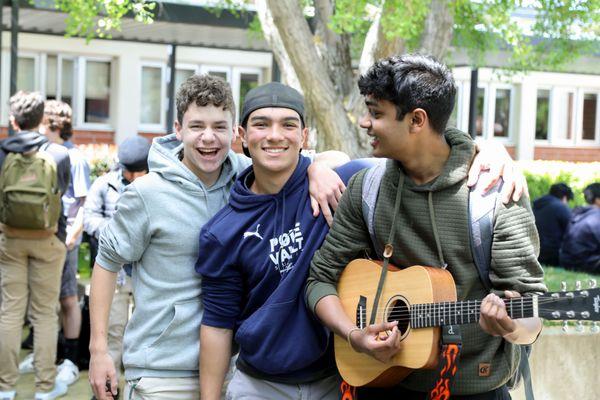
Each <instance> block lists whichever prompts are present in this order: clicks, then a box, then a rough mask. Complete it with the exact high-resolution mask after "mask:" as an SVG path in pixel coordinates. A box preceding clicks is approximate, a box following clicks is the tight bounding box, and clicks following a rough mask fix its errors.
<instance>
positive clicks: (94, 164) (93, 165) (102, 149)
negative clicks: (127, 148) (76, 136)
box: [77, 144, 117, 181]
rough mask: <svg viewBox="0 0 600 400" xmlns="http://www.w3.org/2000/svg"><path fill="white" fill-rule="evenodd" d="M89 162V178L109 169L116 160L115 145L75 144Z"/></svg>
mask: <svg viewBox="0 0 600 400" xmlns="http://www.w3.org/2000/svg"><path fill="white" fill-rule="evenodd" d="M77 148H79V150H81V151H82V152H83V154H84V155H85V158H86V159H87V161H88V163H89V164H90V169H91V173H90V175H91V177H90V178H91V180H92V181H94V179H96V178H97V177H99V176H101V175H104V174H105V173H107V172H108V171H110V170H111V169H112V168H113V167H114V166H115V163H116V160H117V146H115V145H114V144H80V145H78V146H77Z"/></svg>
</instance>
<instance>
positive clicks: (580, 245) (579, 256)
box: [560, 207, 600, 274]
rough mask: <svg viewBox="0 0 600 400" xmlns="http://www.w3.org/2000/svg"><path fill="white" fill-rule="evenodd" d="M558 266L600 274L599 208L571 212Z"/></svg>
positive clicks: (585, 208)
mask: <svg viewBox="0 0 600 400" xmlns="http://www.w3.org/2000/svg"><path fill="white" fill-rule="evenodd" d="M560 265H561V266H562V267H564V268H567V269H573V270H577V271H583V272H587V273H594V274H600V208H598V207H581V208H577V209H575V210H574V211H573V218H572V219H571V222H570V223H569V227H568V228H567V234H566V235H565V240H564V241H563V244H562V247H561V249H560Z"/></svg>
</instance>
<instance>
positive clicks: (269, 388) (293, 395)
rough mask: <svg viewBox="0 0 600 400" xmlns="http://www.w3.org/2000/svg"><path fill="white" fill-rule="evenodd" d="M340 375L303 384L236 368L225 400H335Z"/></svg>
mask: <svg viewBox="0 0 600 400" xmlns="http://www.w3.org/2000/svg"><path fill="white" fill-rule="evenodd" d="M340 382H341V380H340V377H339V376H337V375H335V376H331V377H328V378H325V379H321V380H319V381H315V382H311V383H304V384H298V385H294V384H285V383H274V382H269V381H265V380H261V379H256V378H253V377H251V376H249V375H247V374H245V373H243V372H241V371H240V370H237V369H236V371H235V372H234V374H233V378H231V382H229V386H228V387H227V395H226V396H225V398H226V399H227V400H263V399H264V400H337V399H338V398H339V396H338V393H339V387H340Z"/></svg>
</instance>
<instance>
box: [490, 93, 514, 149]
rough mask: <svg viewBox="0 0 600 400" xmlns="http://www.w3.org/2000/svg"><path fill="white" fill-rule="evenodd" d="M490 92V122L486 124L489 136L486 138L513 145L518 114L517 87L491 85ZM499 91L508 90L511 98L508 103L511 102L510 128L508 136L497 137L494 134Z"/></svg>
mask: <svg viewBox="0 0 600 400" xmlns="http://www.w3.org/2000/svg"><path fill="white" fill-rule="evenodd" d="M489 85H490V90H489V91H488V96H489V109H488V112H489V114H488V115H489V118H488V122H487V123H486V128H487V129H488V135H487V136H486V138H487V139H490V138H493V139H495V140H498V141H499V142H501V143H503V144H505V145H506V144H511V145H512V144H513V143H514V131H515V129H514V125H515V122H514V119H515V112H516V108H515V92H516V90H515V87H514V85H512V84H510V83H490V84H489ZM498 89H500V90H508V91H509V98H508V101H509V102H510V104H509V107H508V126H507V130H508V132H507V134H506V136H496V135H495V134H494V124H495V123H496V121H495V119H496V93H497V91H498Z"/></svg>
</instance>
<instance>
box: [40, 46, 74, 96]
mask: <svg viewBox="0 0 600 400" xmlns="http://www.w3.org/2000/svg"><path fill="white" fill-rule="evenodd" d="M74 79H75V76H74V61H73V60H72V59H68V58H63V57H61V56H56V55H49V56H47V57H46V99H48V100H60V101H64V102H65V103H67V104H69V105H70V106H71V107H73V96H74V92H73V88H74V87H75V85H74V82H73V80H74Z"/></svg>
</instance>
